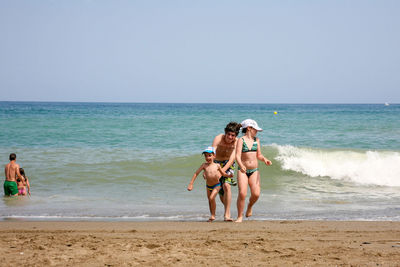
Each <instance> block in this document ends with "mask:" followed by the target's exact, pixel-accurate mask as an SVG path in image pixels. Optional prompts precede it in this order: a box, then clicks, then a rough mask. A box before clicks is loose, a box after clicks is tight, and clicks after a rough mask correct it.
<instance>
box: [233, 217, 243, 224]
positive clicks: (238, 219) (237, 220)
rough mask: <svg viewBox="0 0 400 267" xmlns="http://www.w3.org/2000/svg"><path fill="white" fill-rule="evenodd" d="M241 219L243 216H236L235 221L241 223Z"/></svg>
mask: <svg viewBox="0 0 400 267" xmlns="http://www.w3.org/2000/svg"><path fill="white" fill-rule="evenodd" d="M242 221H243V217H238V218H237V219H236V221H235V222H236V223H241V222H242Z"/></svg>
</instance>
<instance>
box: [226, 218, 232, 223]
mask: <svg viewBox="0 0 400 267" xmlns="http://www.w3.org/2000/svg"><path fill="white" fill-rule="evenodd" d="M224 221H225V222H233V220H232V219H231V218H225V219H224Z"/></svg>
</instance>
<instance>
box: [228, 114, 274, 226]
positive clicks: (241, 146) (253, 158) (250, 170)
mask: <svg viewBox="0 0 400 267" xmlns="http://www.w3.org/2000/svg"><path fill="white" fill-rule="evenodd" d="M241 125H242V129H243V130H242V132H243V133H244V136H243V137H242V138H239V140H238V141H237V147H236V161H237V163H238V165H239V170H240V171H239V172H238V177H237V179H238V186H239V194H238V199H237V209H238V218H237V220H236V221H235V222H242V220H243V211H244V205H245V200H246V194H247V187H248V186H249V187H250V191H251V196H250V199H249V204H248V205H247V210H246V217H250V216H251V215H252V208H253V205H254V203H256V201H257V200H258V198H259V196H260V173H259V171H258V161H259V160H261V161H264V163H265V164H266V165H271V164H272V163H271V161H270V160H269V159H267V158H266V157H264V156H263V155H262V154H261V146H260V139H258V138H257V137H256V135H257V132H261V131H262V129H261V128H260V127H259V126H258V124H257V122H256V121H254V120H251V119H247V120H244V121H242V123H241Z"/></svg>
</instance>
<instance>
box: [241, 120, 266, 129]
mask: <svg viewBox="0 0 400 267" xmlns="http://www.w3.org/2000/svg"><path fill="white" fill-rule="evenodd" d="M241 125H242V128H247V127H252V128H254V129H256V130H257V131H259V132H261V131H262V130H263V129H261V128H260V127H259V126H258V124H257V122H256V121H255V120H252V119H247V120H244V121H242V123H241Z"/></svg>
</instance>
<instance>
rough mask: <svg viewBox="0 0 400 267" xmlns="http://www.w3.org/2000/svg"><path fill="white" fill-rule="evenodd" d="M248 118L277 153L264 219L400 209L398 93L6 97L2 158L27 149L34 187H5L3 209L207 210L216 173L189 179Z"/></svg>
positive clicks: (377, 215)
mask: <svg viewBox="0 0 400 267" xmlns="http://www.w3.org/2000/svg"><path fill="white" fill-rule="evenodd" d="M274 111H277V114H274ZM247 118H252V119H255V120H256V121H257V122H258V123H259V125H260V126H261V127H262V128H263V129H264V131H263V132H261V133H259V134H258V137H259V138H260V141H261V144H262V152H263V154H264V155H265V156H267V157H268V158H269V159H271V160H272V162H273V165H272V166H270V167H267V166H265V165H261V164H260V173H261V197H260V199H259V201H258V202H257V204H256V205H255V207H254V216H253V217H252V219H255V220H275V219H277V220H278V219H283V220H286V219H288V220H291V219H300V220H306V219H307V220H308V219H310V220H393V221H399V220H400V105H397V104H391V105H389V106H385V105H384V104H371V105H369V104H363V105H350V104H347V105H336V104H329V105H317V104H312V105H311V104H308V105H302V104H166V103H164V104H160V103H123V104H122V103H41V102H0V156H1V159H2V160H1V161H2V162H3V165H5V164H6V163H7V162H8V156H9V154H10V153H12V152H14V153H16V154H17V162H18V163H19V164H20V165H21V167H23V168H24V169H25V172H26V174H27V176H28V177H29V178H30V183H31V191H32V195H31V197H18V198H6V197H3V198H1V200H0V220H8V219H31V220H41V219H45V220H52V219H54V220H118V221H123V220H135V221H141V220H142V221H148V220H184V221H197V220H204V219H206V218H208V216H209V211H208V204H207V198H206V192H205V183H204V180H203V179H202V178H201V177H198V179H197V180H196V182H195V185H194V190H193V191H191V192H188V191H187V190H186V187H187V184H188V183H189V181H190V179H191V177H192V175H193V173H194V171H195V170H196V169H197V168H198V167H199V166H200V164H201V163H202V162H203V161H204V159H203V157H202V155H201V152H202V150H203V149H204V148H205V147H206V146H209V145H211V142H212V140H213V138H214V136H215V135H217V134H219V133H223V129H224V127H225V125H226V124H227V123H228V122H229V121H237V122H240V121H242V120H244V119H247ZM236 197H237V188H236V187H233V201H232V207H231V211H232V215H233V217H236V215H237V211H236ZM222 215H223V206H222V203H221V202H220V201H219V200H218V201H217V219H219V220H221V219H222Z"/></svg>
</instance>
